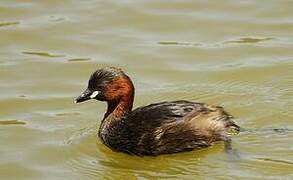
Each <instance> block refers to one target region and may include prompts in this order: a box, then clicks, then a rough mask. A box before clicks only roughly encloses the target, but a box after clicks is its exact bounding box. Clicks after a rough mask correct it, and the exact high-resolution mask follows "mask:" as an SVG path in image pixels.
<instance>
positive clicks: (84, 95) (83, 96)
mask: <svg viewBox="0 0 293 180" xmlns="http://www.w3.org/2000/svg"><path fill="white" fill-rule="evenodd" d="M92 94H93V91H92V90H89V89H86V90H85V91H84V92H83V93H81V95H80V96H78V97H77V98H76V99H75V100H74V102H75V103H80V102H83V101H87V100H89V99H91V97H90V96H91V95H92Z"/></svg>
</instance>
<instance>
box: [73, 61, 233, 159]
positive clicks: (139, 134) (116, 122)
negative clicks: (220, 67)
mask: <svg viewBox="0 0 293 180" xmlns="http://www.w3.org/2000/svg"><path fill="white" fill-rule="evenodd" d="M89 99H96V100H100V101H106V102H107V104H108V107H107V111H106V113H105V115H104V118H103V120H102V122H101V125H100V128H99V133H98V135H99V137H100V138H101V140H102V141H103V143H104V144H105V145H107V146H108V147H110V148H111V149H113V150H116V151H121V152H124V153H128V154H134V155H139V156H143V155H153V156H155V155H159V154H170V153H177V152H183V151H190V150H193V149H200V148H203V147H208V146H210V145H212V144H213V143H214V142H216V141H224V142H225V145H226V148H227V147H228V148H229V147H230V141H231V139H230V137H229V135H230V133H231V132H233V131H234V132H235V131H236V132H239V126H237V125H236V124H235V123H234V122H233V121H232V120H231V118H232V116H231V115H229V114H228V113H227V112H225V111H224V110H223V108H222V107H219V106H210V105H207V104H204V103H196V102H190V101H184V100H180V101H172V102H160V103H156V104H150V105H148V106H144V107H139V108H137V109H135V110H132V105H133V99H134V86H133V84H132V82H131V80H130V78H129V77H128V76H127V75H126V74H125V73H124V72H123V71H122V70H121V69H118V68H115V67H107V68H103V69H98V70H97V71H95V72H94V73H93V74H92V75H91V77H90V79H89V82H88V87H87V89H86V90H85V91H84V92H83V93H82V94H81V95H80V96H79V97H77V98H76V99H75V102H76V103H79V102H83V101H86V100H89Z"/></svg>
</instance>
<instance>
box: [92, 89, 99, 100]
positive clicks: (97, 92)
mask: <svg viewBox="0 0 293 180" xmlns="http://www.w3.org/2000/svg"><path fill="white" fill-rule="evenodd" d="M98 94H99V91H94V92H93V93H92V95H91V96H90V98H91V99H94V98H95V97H96V96H97V95H98Z"/></svg>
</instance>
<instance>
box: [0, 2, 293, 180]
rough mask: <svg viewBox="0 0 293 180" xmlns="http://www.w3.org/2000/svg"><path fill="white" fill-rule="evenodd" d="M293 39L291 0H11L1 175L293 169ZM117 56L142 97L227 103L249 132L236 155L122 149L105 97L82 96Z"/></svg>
mask: <svg viewBox="0 0 293 180" xmlns="http://www.w3.org/2000/svg"><path fill="white" fill-rule="evenodd" d="M292 42H293V1H290V0H279V1H274V0H259V1H252V0H248V1H235V0H229V1H205V0H197V1H155V0H154V1H127V0H123V1H119V2H118V1H112V0H111V1H99V0H88V1H77V0H71V1H70V0H63V1H56V0H47V1H20V0H1V2H0V47H1V48H0V89H1V90H0V92H1V93H0V179H164V178H166V179H216V178H217V179H236V178H237V179H292V178H293V170H292V169H293V144H292V143H293V132H292V130H293V124H292V120H293V117H292V116H293V112H292V105H293V99H292V95H293V93H292V92H293V89H292V88H293V74H292V72H293V63H292V62H293V43H292ZM105 65H113V66H118V67H122V68H123V69H124V70H125V71H126V72H128V74H129V75H130V76H131V77H132V79H133V81H134V83H135V86H136V99H135V106H140V105H146V104H149V103H153V102H158V101H165V100H176V99H187V100H192V101H200V102H207V103H210V104H216V105H221V106H224V107H225V108H226V109H227V110H228V111H229V112H230V113H231V114H233V115H234V116H236V117H238V118H239V119H237V120H236V121H237V123H238V124H239V125H241V126H242V127H244V128H246V129H248V131H245V132H242V133H241V134H240V135H238V136H235V137H234V138H233V148H234V151H235V152H234V154H233V153H232V154H227V153H225V152H224V150H223V145H222V144H221V143H219V144H217V145H215V146H213V147H210V148H208V149H205V150H201V151H193V152H188V153H179V154H175V155H164V156H159V157H144V158H139V157H132V156H128V155H125V154H122V153H117V152H112V151H111V150H109V149H108V148H107V147H105V146H104V145H103V144H102V143H101V142H100V141H99V140H98V139H97V138H96V128H97V126H98V125H99V123H100V120H101V118H102V116H103V113H104V111H105V104H103V103H96V102H89V103H84V104H80V105H76V104H73V98H74V97H75V96H77V95H79V93H80V92H81V91H82V90H83V88H84V87H85V86H86V83H87V80H88V76H89V75H90V74H91V73H92V71H94V70H95V69H96V68H97V67H102V66H105ZM274 128H283V130H279V131H274V130H272V129H274Z"/></svg>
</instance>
